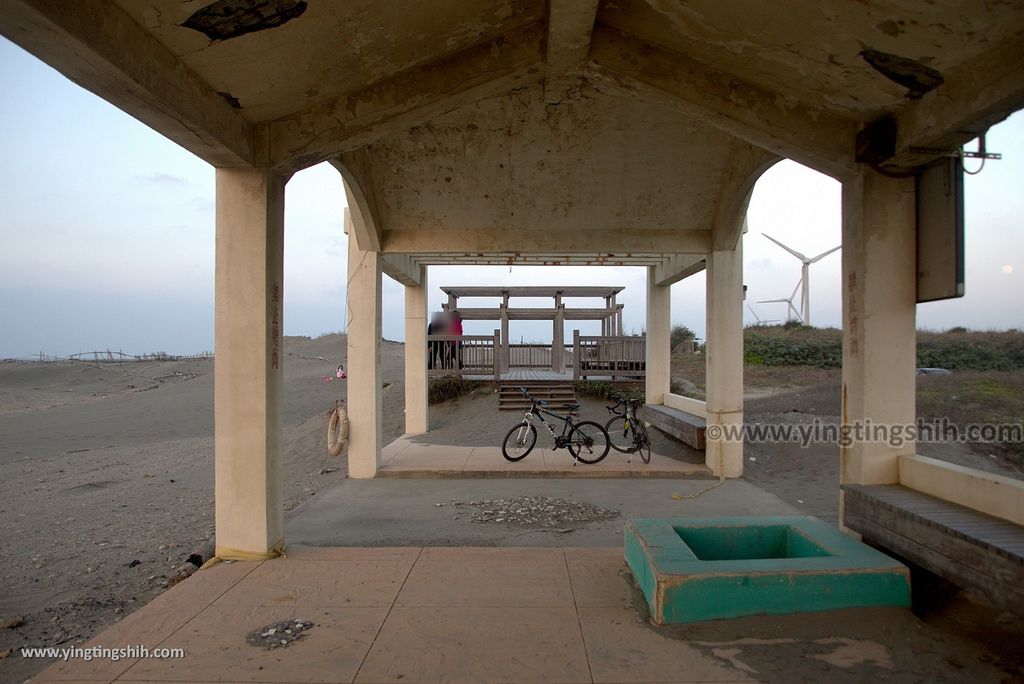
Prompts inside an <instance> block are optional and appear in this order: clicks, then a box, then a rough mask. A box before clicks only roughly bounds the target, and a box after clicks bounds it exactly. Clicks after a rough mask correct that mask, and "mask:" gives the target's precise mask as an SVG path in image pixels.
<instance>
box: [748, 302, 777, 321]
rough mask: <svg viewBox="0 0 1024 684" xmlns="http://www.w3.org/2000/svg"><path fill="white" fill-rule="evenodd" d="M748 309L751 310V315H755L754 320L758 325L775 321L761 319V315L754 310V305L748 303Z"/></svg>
mask: <svg viewBox="0 0 1024 684" xmlns="http://www.w3.org/2000/svg"><path fill="white" fill-rule="evenodd" d="M747 311H749V312H750V315H751V316H753V317H754V321H756V323H757V325H768V324H769V323H774V322H775V321H765V320H761V317H760V316H758V315H757V312H756V311H754V307H752V306H750V305H749V304H747Z"/></svg>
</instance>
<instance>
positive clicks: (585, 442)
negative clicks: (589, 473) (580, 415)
mask: <svg viewBox="0 0 1024 684" xmlns="http://www.w3.org/2000/svg"><path fill="white" fill-rule="evenodd" d="M568 448H569V453H570V454H572V455H573V457H574V458H575V459H576V460H578V461H580V462H582V463H597V462H598V461H600V460H601V459H602V458H604V457H605V456H607V455H608V433H607V432H605V431H604V428H603V427H601V426H600V425H598V424H597V423H595V422H593V421H590V420H585V421H583V422H582V423H576V424H575V425H573V431H572V435H571V436H570V437H569V444H568Z"/></svg>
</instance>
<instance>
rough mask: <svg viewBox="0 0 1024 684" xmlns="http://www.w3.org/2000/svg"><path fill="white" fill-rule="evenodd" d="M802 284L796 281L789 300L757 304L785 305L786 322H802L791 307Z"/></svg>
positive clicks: (763, 301)
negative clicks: (787, 308)
mask: <svg viewBox="0 0 1024 684" xmlns="http://www.w3.org/2000/svg"><path fill="white" fill-rule="evenodd" d="M766 237H767V236H766ZM802 284H803V280H800V281H798V282H797V284H796V287H794V288H793V292H792V294H790V295H789V298H787V299H762V300H759V301H758V302H757V303H758V304H782V303H785V304H787V305H788V306H789V310H788V311H787V312H786V320H787V321H791V320H794V319H795V320H798V321H801V322H803V319H802V318H800V312H799V311H797V310H796V307H795V306H793V300H794V299H796V291H797V290H799V289H800V286H801V285H802ZM790 314H792V315H790ZM804 325H806V323H804Z"/></svg>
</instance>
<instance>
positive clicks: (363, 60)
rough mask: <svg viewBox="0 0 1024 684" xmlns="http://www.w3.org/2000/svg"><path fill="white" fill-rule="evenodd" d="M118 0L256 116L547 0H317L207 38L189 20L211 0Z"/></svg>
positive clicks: (458, 40)
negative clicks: (266, 23) (247, 28)
mask: <svg viewBox="0 0 1024 684" xmlns="http://www.w3.org/2000/svg"><path fill="white" fill-rule="evenodd" d="M116 2H117V4H118V5H120V6H121V7H122V8H123V9H124V10H125V11H126V12H127V13H128V14H129V15H130V16H131V18H132V19H134V20H135V21H136V22H137V23H138V24H139V25H140V26H142V27H143V28H144V29H145V30H146V31H147V32H149V33H150V34H152V35H153V36H154V37H155V38H156V39H157V40H159V41H160V42H161V43H162V44H163V45H165V46H166V47H167V48H169V49H170V51H171V52H172V53H174V54H175V55H176V56H178V57H179V58H180V59H181V61H182V63H183V64H184V65H185V66H186V67H187V68H189V69H191V70H192V71H193V72H195V73H196V74H197V75H198V76H199V77H200V78H201V79H203V80H204V81H205V82H206V83H208V84H209V85H210V87H211V88H212V89H214V90H215V91H217V92H223V93H228V94H230V96H231V97H233V98H235V99H236V100H237V101H238V103H239V105H240V106H241V109H240V110H239V111H240V113H241V115H242V116H243V117H245V118H246V119H247V120H249V121H252V122H265V121H271V120H273V119H277V118H280V117H283V116H286V115H289V114H294V113H295V112H297V111H299V110H302V109H305V108H308V107H311V106H313V105H315V104H319V103H321V102H324V101H325V100H328V99H330V98H332V97H336V96H337V95H341V94H343V93H348V92H353V91H356V90H359V89H360V88H362V87H364V86H366V85H368V84H370V83H377V82H379V81H382V80H385V79H387V78H389V77H391V76H394V75H395V74H398V73H400V72H402V71H405V70H407V69H410V68H413V67H415V66H419V65H422V64H425V63H428V62H433V61H436V60H438V59H440V58H442V57H444V56H446V55H450V54H452V53H455V52H458V51H460V50H464V49H466V48H467V47H470V46H472V45H477V44H479V43H482V42H486V41H489V40H493V39H494V38H496V37H498V36H501V35H503V34H506V33H509V32H511V31H514V30H515V29H518V28H520V27H522V26H524V25H526V24H530V23H534V22H538V21H541V20H542V19H543V17H544V15H545V13H546V7H545V3H544V0H529V1H526V2H500V3H489V2H466V1H465V0H431V1H430V2H381V1H380V0H344V2H340V1H339V2H335V1H326V2H325V1H324V0H319V1H317V0H313V1H312V2H308V4H307V5H306V9H305V10H304V11H303V12H302V14H300V15H299V16H297V17H295V18H294V19H292V20H289V21H287V22H285V23H284V24H281V25H280V26H276V27H272V28H267V29H263V30H260V31H254V32H251V33H247V34H243V35H240V36H237V37H233V38H230V39H226V40H210V39H209V38H208V37H207V36H206V35H204V34H203V33H201V32H200V31H198V30H195V29H192V28H188V27H186V26H183V24H185V22H186V20H188V18H189V17H190V16H191V15H192V14H193V13H195V12H196V11H197V10H200V9H201V8H203V7H204V6H206V5H209V4H210V3H208V2H180V1H178V0H156V1H154V0H116ZM238 4H243V3H238ZM267 4H268V5H270V6H271V7H272V6H273V5H274V4H278V5H281V6H282V7H286V6H288V4H289V3H287V2H282V3H267Z"/></svg>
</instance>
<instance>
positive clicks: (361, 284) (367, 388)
mask: <svg viewBox="0 0 1024 684" xmlns="http://www.w3.org/2000/svg"><path fill="white" fill-rule="evenodd" d="M347 299H348V315H349V319H348V420H349V426H350V427H349V437H348V476H349V477H352V478H370V477H374V476H375V475H376V474H377V469H378V468H379V467H380V450H381V439H382V437H381V433H382V431H381V375H380V335H381V329H380V317H381V258H380V252H371V251H364V250H362V249H359V245H357V244H356V239H355V237H354V236H352V235H350V236H349V239H348V293H347ZM406 346H408V345H406Z"/></svg>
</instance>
